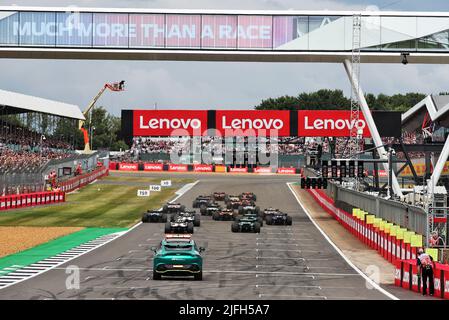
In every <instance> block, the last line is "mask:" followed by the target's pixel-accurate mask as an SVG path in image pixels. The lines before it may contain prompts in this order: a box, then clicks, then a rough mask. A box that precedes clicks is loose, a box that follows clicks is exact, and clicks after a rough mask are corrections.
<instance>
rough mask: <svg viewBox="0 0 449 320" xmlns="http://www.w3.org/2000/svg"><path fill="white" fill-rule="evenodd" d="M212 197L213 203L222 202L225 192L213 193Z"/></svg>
mask: <svg viewBox="0 0 449 320" xmlns="http://www.w3.org/2000/svg"><path fill="white" fill-rule="evenodd" d="M212 197H213V198H214V200H215V201H224V200H225V198H226V192H214V193H213V194H212Z"/></svg>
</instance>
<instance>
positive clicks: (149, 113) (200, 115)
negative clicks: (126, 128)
mask: <svg viewBox="0 0 449 320" xmlns="http://www.w3.org/2000/svg"><path fill="white" fill-rule="evenodd" d="M205 130H207V110H202V111H199V110H134V111H133V135H134V136H143V137H144V136H200V135H202V134H203V132H204V131H205Z"/></svg>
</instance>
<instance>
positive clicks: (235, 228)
mask: <svg viewBox="0 0 449 320" xmlns="http://www.w3.org/2000/svg"><path fill="white" fill-rule="evenodd" d="M231 231H232V232H239V224H238V222H234V223H232V224H231Z"/></svg>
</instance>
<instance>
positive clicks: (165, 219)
mask: <svg viewBox="0 0 449 320" xmlns="http://www.w3.org/2000/svg"><path fill="white" fill-rule="evenodd" d="M161 222H164V223H165V222H167V215H166V214H162V217H161Z"/></svg>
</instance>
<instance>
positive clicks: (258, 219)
mask: <svg viewBox="0 0 449 320" xmlns="http://www.w3.org/2000/svg"><path fill="white" fill-rule="evenodd" d="M243 218H245V219H253V220H254V221H255V222H258V223H259V224H260V226H261V227H263V219H262V217H261V216H260V215H258V214H256V213H253V212H248V213H245V214H244V215H243V216H236V217H235V219H234V220H235V221H238V220H241V219H243Z"/></svg>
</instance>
